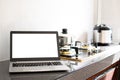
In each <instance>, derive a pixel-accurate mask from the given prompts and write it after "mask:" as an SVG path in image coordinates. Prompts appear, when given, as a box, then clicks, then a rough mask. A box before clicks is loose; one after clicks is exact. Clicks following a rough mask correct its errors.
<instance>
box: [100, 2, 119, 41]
mask: <svg viewBox="0 0 120 80" xmlns="http://www.w3.org/2000/svg"><path fill="white" fill-rule="evenodd" d="M102 23H105V24H107V25H109V26H110V27H112V30H113V42H115V43H118V42H120V35H119V34H120V0H102Z"/></svg>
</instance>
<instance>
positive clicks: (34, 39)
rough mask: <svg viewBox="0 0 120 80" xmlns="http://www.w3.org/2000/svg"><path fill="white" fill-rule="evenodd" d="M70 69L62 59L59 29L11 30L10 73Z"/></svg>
mask: <svg viewBox="0 0 120 80" xmlns="http://www.w3.org/2000/svg"><path fill="white" fill-rule="evenodd" d="M68 70H69V68H68V67H67V66H66V65H65V63H64V61H61V60H60V55H59V47H58V32H57V31H11V32H10V65H9V72H10V73H18V72H46V71H68Z"/></svg>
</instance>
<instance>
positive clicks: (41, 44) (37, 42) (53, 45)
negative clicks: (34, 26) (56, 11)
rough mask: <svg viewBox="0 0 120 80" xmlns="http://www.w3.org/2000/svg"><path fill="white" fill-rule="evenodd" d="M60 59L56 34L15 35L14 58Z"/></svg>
mask: <svg viewBox="0 0 120 80" xmlns="http://www.w3.org/2000/svg"><path fill="white" fill-rule="evenodd" d="M47 57H58V48H57V39H56V34H23V33H22V34H13V35H12V58H47Z"/></svg>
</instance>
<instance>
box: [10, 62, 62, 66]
mask: <svg viewBox="0 0 120 80" xmlns="http://www.w3.org/2000/svg"><path fill="white" fill-rule="evenodd" d="M57 65H62V64H61V62H40V63H13V65H12V66H13V67H31V66H57Z"/></svg>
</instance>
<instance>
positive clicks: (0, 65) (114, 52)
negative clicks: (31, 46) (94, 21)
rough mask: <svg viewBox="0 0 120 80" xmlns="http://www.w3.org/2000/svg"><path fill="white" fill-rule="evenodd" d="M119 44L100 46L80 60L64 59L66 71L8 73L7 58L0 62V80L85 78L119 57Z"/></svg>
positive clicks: (73, 79) (74, 79)
mask: <svg viewBox="0 0 120 80" xmlns="http://www.w3.org/2000/svg"><path fill="white" fill-rule="evenodd" d="M119 52H120V45H112V46H107V47H101V52H100V53H97V54H95V55H91V56H89V57H83V58H81V57H80V59H81V60H82V61H81V62H76V61H69V60H65V62H66V65H67V66H68V67H69V68H70V70H69V71H68V72H44V73H22V74H9V72H8V68H9V60H6V61H2V62H0V80H86V79H87V78H89V77H91V76H92V75H94V74H96V73H97V72H99V71H101V70H102V69H104V68H106V67H107V66H109V65H111V64H112V63H114V62H115V61H117V60H118V59H119V58H120V54H119Z"/></svg>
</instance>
